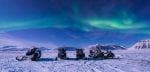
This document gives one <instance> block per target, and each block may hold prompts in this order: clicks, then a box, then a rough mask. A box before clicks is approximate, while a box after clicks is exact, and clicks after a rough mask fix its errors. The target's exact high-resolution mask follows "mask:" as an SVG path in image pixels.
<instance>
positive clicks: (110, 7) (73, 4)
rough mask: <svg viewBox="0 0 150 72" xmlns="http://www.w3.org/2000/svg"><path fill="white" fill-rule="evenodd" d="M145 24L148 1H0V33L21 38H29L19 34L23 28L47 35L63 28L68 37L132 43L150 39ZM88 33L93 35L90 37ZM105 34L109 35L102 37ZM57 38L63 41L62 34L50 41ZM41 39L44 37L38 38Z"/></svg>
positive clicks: (149, 20)
mask: <svg viewBox="0 0 150 72" xmlns="http://www.w3.org/2000/svg"><path fill="white" fill-rule="evenodd" d="M149 24H150V0H0V32H6V33H10V35H11V34H12V35H14V36H16V37H20V38H24V39H29V38H30V37H28V36H27V37H24V36H20V35H19V34H21V33H22V31H23V30H29V31H30V30H34V29H37V30H41V29H44V30H45V29H46V32H45V33H44V34H43V35H48V34H53V33H49V32H48V33H47V31H49V30H52V31H54V32H55V30H54V29H59V30H61V29H62V31H63V30H64V29H66V30H69V34H70V35H68V36H69V37H70V36H73V37H76V38H77V40H79V39H83V42H91V43H97V42H99V41H96V40H97V39H101V41H102V43H108V42H107V39H112V43H118V42H117V41H120V40H125V39H127V38H129V40H130V39H131V42H134V41H136V40H139V39H145V38H150V25H149ZM66 30H65V32H64V33H66V32H68V31H66ZM71 30H73V31H71ZM74 30H75V32H74ZM19 31H20V32H19ZM56 31H57V30H56ZM62 31H61V32H62ZM70 31H71V32H70ZM23 32H24V31H23ZM42 32H43V31H42ZM50 32H51V31H50ZM82 32H83V33H82ZM95 32H98V33H97V34H96V35H98V36H95ZM46 33H47V34H46ZM105 33H106V34H105ZM31 34H34V32H31ZM71 34H72V35H71ZM84 34H86V35H87V36H86V35H84ZM91 34H94V35H92V37H93V39H91V40H90V39H89V37H91ZM103 34H104V35H103ZM21 35H24V34H21ZM62 35H63V34H62ZM81 35H82V36H81ZM88 35H89V36H88ZM105 35H112V36H106V38H105ZM118 35H121V36H118ZM33 36H34V35H33ZM134 36H137V37H134ZM43 37H44V36H43ZM120 37H122V38H120ZM47 38H49V39H51V38H50V37H47ZM58 39H60V40H59V41H63V36H62V38H61V37H60V38H59V37H57V38H56V40H54V41H53V40H51V41H53V42H55V41H57V40H58ZM103 39H105V40H103ZM113 39H116V40H113ZM31 40H32V39H31ZM33 40H34V38H33ZM35 40H36V41H37V39H35ZM42 40H45V39H41V40H39V41H42ZM84 40H85V41H84ZM81 41H82V40H81ZM103 41H104V42H103ZM115 41H116V42H115ZM69 42H72V43H73V44H76V40H73V41H71V40H70V39H68V43H69ZM110 43H111V42H110ZM66 44H67V42H66ZM119 44H121V42H119Z"/></svg>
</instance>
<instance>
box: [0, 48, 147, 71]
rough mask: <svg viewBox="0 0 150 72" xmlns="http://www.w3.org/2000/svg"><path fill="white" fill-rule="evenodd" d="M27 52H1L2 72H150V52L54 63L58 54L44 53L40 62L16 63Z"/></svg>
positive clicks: (126, 53) (122, 53) (72, 57)
mask: <svg viewBox="0 0 150 72" xmlns="http://www.w3.org/2000/svg"><path fill="white" fill-rule="evenodd" d="M24 53H25V52H0V72H150V50H137V51H135V50H130V51H128V50H122V51H121V50H120V51H115V54H116V57H117V58H116V59H103V60H75V59H74V58H75V53H74V52H68V57H70V58H71V59H70V60H60V61H54V58H55V57H56V56H57V52H52V51H47V52H43V55H42V59H41V60H39V61H29V60H26V61H16V60H15V57H16V56H20V55H24Z"/></svg>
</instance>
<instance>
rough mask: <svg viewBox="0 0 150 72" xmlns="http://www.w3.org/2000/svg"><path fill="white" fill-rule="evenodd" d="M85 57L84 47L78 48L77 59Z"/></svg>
mask: <svg viewBox="0 0 150 72" xmlns="http://www.w3.org/2000/svg"><path fill="white" fill-rule="evenodd" d="M83 58H85V53H84V52H83V49H76V59H77V60H78V59H83Z"/></svg>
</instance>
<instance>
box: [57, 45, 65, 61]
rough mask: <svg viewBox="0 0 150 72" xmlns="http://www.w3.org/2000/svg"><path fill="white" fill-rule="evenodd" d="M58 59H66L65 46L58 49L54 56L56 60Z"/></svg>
mask: <svg viewBox="0 0 150 72" xmlns="http://www.w3.org/2000/svg"><path fill="white" fill-rule="evenodd" d="M58 59H67V54H66V49H65V48H59V49H58V56H57V57H56V60H58Z"/></svg>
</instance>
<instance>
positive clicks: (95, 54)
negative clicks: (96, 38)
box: [89, 50, 104, 58]
mask: <svg viewBox="0 0 150 72" xmlns="http://www.w3.org/2000/svg"><path fill="white" fill-rule="evenodd" d="M89 57H90V58H102V57H104V52H101V51H98V50H96V51H94V50H90V54H89Z"/></svg>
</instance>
